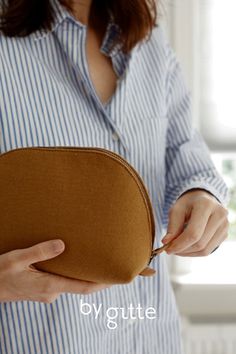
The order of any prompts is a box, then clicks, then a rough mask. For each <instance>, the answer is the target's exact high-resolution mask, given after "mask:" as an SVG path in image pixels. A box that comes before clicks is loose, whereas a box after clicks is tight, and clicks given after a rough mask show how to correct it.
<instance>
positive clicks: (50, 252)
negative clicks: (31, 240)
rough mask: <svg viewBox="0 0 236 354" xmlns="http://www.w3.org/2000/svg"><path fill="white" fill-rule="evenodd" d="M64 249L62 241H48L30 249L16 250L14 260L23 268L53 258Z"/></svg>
mask: <svg viewBox="0 0 236 354" xmlns="http://www.w3.org/2000/svg"><path fill="white" fill-rule="evenodd" d="M64 249H65V244H64V242H63V241H62V240H50V241H45V242H41V243H38V244H36V245H34V246H32V247H28V248H24V249H21V250H17V251H16V252H17V253H16V255H15V260H16V261H18V262H19V263H21V264H22V265H23V266H28V265H30V264H33V263H36V262H41V261H46V260H47V259H51V258H54V257H56V256H58V255H59V254H60V253H62V252H63V251H64Z"/></svg>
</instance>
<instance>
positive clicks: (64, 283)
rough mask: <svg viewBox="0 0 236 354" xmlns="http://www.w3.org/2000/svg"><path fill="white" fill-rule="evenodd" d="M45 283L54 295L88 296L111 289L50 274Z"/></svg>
mask: <svg viewBox="0 0 236 354" xmlns="http://www.w3.org/2000/svg"><path fill="white" fill-rule="evenodd" d="M47 281H49V282H50V286H51V287H52V289H53V292H56V293H73V294H90V293H93V292H96V291H99V290H102V289H105V288H109V287H111V284H100V283H95V282H90V281H85V280H75V279H70V278H66V277H62V276H57V275H52V274H47Z"/></svg>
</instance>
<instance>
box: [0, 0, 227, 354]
mask: <svg viewBox="0 0 236 354" xmlns="http://www.w3.org/2000/svg"><path fill="white" fill-rule="evenodd" d="M50 1H52V4H53V6H54V8H55V10H56V16H55V21H54V25H53V29H52V30H51V31H42V30H41V31H37V32H34V33H33V34H31V35H29V36H27V37H25V38H7V37H5V36H4V35H3V34H0V133H1V135H0V140H1V145H0V148H1V153H4V152H6V151H8V150H11V149H15V148H20V147H29V146H96V147H103V148H106V149H109V150H112V151H115V152H116V153H118V154H120V155H121V156H122V157H124V158H125V159H126V160H127V161H128V162H129V163H130V164H132V165H133V166H134V167H135V168H136V170H137V171H138V172H139V174H140V175H141V177H142V178H143V181H144V182H145V184H146V186H147V188H148V191H149V194H150V198H151V201H152V204H153V208H154V214H155V221H156V241H155V246H158V245H160V239H161V236H162V234H163V227H164V228H165V227H166V225H167V221H168V217H167V216H168V210H169V208H170V206H171V205H172V204H173V203H174V202H175V200H176V199H177V198H178V197H179V196H180V194H181V193H183V192H184V191H186V190H188V189H191V188H196V187H198V188H203V189H206V190H208V191H209V192H211V193H212V194H214V195H215V196H216V197H217V198H218V199H219V200H220V201H221V202H222V203H226V201H227V188H226V185H225V183H224V181H223V180H222V178H221V177H220V176H219V174H218V173H217V171H216V169H215V167H214V165H213V163H212V161H211V159H210V155H209V150H208V147H207V146H206V144H205V142H204V141H203V139H202V137H201V136H200V134H199V133H198V132H197V131H196V130H194V129H193V128H192V124H191V99H190V93H189V91H188V89H187V88H186V85H185V81H184V78H183V75H182V72H181V68H180V66H179V63H178V61H177V59H176V56H175V54H174V52H173V50H172V49H171V47H170V46H169V44H168V41H167V40H166V38H165V35H164V34H163V31H162V30H161V28H160V27H159V26H158V27H156V28H155V29H154V30H153V32H152V35H151V38H150V40H149V41H145V42H143V43H141V44H138V45H136V47H135V48H134V49H133V50H132V51H131V53H129V54H124V53H123V52H122V51H121V50H120V49H119V47H118V46H117V47H115V48H114V49H113V50H111V44H112V43H113V40H114V36H115V34H116V30H117V27H116V25H115V24H114V23H112V22H110V23H109V25H108V27H107V31H106V34H105V37H104V40H103V43H102V47H101V51H102V52H103V53H104V54H105V55H107V56H109V57H111V60H112V64H113V68H114V70H115V72H116V73H117V75H118V77H119V79H118V82H117V88H116V91H115V93H114V95H113V96H112V98H111V99H110V100H109V102H107V104H102V102H101V101H100V99H99V97H98V95H97V94H96V91H95V89H94V87H93V84H92V82H91V79H90V76H89V71H88V64H87V61H86V55H85V40H86V31H87V27H86V26H85V25H83V24H81V23H80V22H79V21H78V20H76V19H75V18H74V17H73V16H72V14H70V13H69V12H67V11H66V9H65V8H64V7H62V6H61V5H60V4H59V2H58V0H50ZM52 236H53V235H52ZM152 265H153V267H154V268H156V269H157V275H156V276H154V277H151V278H144V277H137V278H136V279H135V280H134V281H133V282H132V283H130V284H126V285H114V286H112V287H111V288H109V289H105V290H103V291H100V292H97V293H94V294H90V295H76V294H63V295H61V296H60V297H59V298H58V299H57V300H56V301H55V302H54V303H52V304H43V303H38V302H28V301H22V302H21V301H19V302H8V303H1V304H0V353H1V354H15V353H16V354H32V353H37V354H46V353H47V354H54V353H55V354H88V353H89V354H118V353H120V354H121V353H122V354H125V353H126V354H154V353H155V354H157V353H159V354H180V353H182V349H181V347H182V345H181V335H180V323H179V313H178V309H177V308H176V303H175V298H174V295H173V291H172V288H171V284H170V280H169V276H168V271H167V266H166V260H165V256H164V255H161V256H159V257H156V259H155V260H154V261H153V263H152ZM81 300H83V301H84V302H86V303H88V304H90V305H91V306H92V305H96V306H99V305H100V304H101V305H102V315H100V316H97V318H95V316H93V315H85V314H83V313H82V312H81ZM130 304H132V305H133V306H134V307H137V306H138V305H139V304H140V306H141V307H142V308H144V309H145V308H148V307H154V308H155V309H156V311H157V316H156V318H155V319H148V318H145V319H136V320H135V319H130V318H128V319H124V318H122V316H117V319H116V322H117V328H116V329H109V328H108V326H107V311H108V309H109V308H111V307H116V308H117V307H118V308H125V309H128V307H129V305H130ZM127 317H128V316H127Z"/></svg>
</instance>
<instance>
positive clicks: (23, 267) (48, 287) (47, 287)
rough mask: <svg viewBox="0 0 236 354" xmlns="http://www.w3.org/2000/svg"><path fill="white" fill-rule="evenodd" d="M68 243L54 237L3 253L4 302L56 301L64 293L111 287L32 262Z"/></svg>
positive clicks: (0, 288) (0, 296)
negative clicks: (60, 273)
mask: <svg viewBox="0 0 236 354" xmlns="http://www.w3.org/2000/svg"><path fill="white" fill-rule="evenodd" d="M64 249H65V245H64V243H63V241H61V240H51V241H46V242H42V243H39V244H37V245H35V246H32V247H29V248H25V249H18V250H15V251H11V252H8V253H5V254H2V255H0V302H8V301H23V300H28V301H38V302H44V303H52V302H53V301H54V300H56V298H57V297H58V296H59V295H60V294H62V293H76V294H90V293H92V292H95V291H99V290H102V289H104V288H108V287H110V285H108V284H97V283H94V282H88V281H83V280H74V279H70V278H66V277H62V276H58V275H54V274H50V273H46V272H41V271H39V270H37V269H36V268H35V267H34V266H33V265H32V264H34V263H36V262H40V261H45V260H47V259H51V258H54V257H56V256H58V255H59V254H61V253H62V252H63V251H64Z"/></svg>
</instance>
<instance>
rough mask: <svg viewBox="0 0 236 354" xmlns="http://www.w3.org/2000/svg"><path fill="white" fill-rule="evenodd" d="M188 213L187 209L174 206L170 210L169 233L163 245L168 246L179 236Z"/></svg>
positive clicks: (163, 240)
mask: <svg viewBox="0 0 236 354" xmlns="http://www.w3.org/2000/svg"><path fill="white" fill-rule="evenodd" d="M185 217H186V212H185V208H183V207H179V206H178V207H177V206H174V207H172V208H171V209H170V210H169V223H168V227H167V233H166V235H165V237H164V238H163V239H162V240H161V241H162V243H164V244H166V243H168V242H170V241H171V240H173V239H174V238H175V237H176V236H178V235H179V234H180V233H181V232H182V230H183V228H184V223H185Z"/></svg>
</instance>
